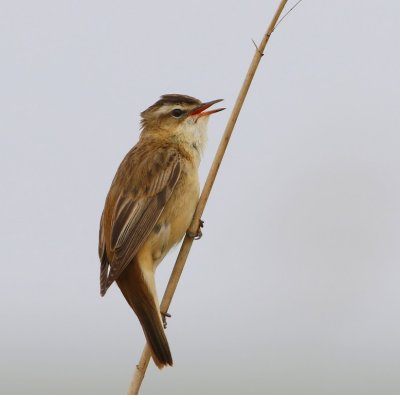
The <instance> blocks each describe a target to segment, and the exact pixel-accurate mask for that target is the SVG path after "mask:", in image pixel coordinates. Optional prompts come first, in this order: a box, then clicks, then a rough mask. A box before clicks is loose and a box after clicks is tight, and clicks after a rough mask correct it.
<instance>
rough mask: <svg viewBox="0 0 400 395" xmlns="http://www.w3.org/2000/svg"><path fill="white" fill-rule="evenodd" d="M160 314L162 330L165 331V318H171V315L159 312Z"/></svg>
mask: <svg viewBox="0 0 400 395" xmlns="http://www.w3.org/2000/svg"><path fill="white" fill-rule="evenodd" d="M160 313H161V317H162V323H163V327H164V329H167V317H168V318H171V314H169V313H163V312H162V311H160Z"/></svg>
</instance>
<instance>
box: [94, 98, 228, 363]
mask: <svg viewBox="0 0 400 395" xmlns="http://www.w3.org/2000/svg"><path fill="white" fill-rule="evenodd" d="M220 101H222V99H218V100H212V101H208V102H202V101H200V100H199V99H196V98H194V97H191V96H188V95H181V94H165V95H162V96H161V97H160V99H159V100H158V101H157V102H155V103H154V104H153V105H151V106H150V107H148V108H147V109H146V110H145V111H143V112H142V113H141V114H140V115H141V133H140V137H139V141H138V142H137V144H136V145H134V147H133V148H131V150H130V151H129V152H128V153H127V154H126V156H125V158H124V159H123V160H122V162H121V164H120V165H119V167H118V170H117V172H116V174H115V176H114V179H113V181H112V183H111V187H110V190H109V192H108V194H107V197H106V200H105V205H104V209H103V212H102V215H101V220H100V231H99V248H98V253H99V258H100V294H101V296H104V295H105V293H106V292H107V290H108V288H109V287H110V286H111V284H112V283H113V282H116V283H117V285H118V287H119V288H120V290H121V292H122V294H123V296H124V297H125V299H126V301H127V302H128V304H129V305H130V307H131V308H132V310H133V311H134V313H135V314H136V315H137V317H138V319H139V322H140V324H141V326H142V329H143V332H144V335H145V337H146V340H147V343H148V345H149V347H150V351H151V356H152V358H153V361H154V363H155V364H156V366H157V367H158V368H160V369H162V368H163V367H165V366H172V365H173V359H172V355H171V351H170V347H169V344H168V340H167V338H166V335H165V332H164V323H165V316H169V315H168V314H167V313H165V312H164V313H163V312H161V311H160V307H159V306H160V305H159V301H158V296H157V290H156V283H155V270H156V268H157V266H158V265H159V263H160V262H161V261H162V260H163V258H164V257H165V256H166V254H167V253H168V251H169V250H170V249H171V248H172V247H173V246H174V245H176V244H177V243H178V242H179V241H180V240H181V239H182V238H183V236H184V235H185V233H186V231H187V229H188V227H189V225H190V223H191V221H192V218H193V214H194V211H195V208H196V205H197V201H198V197H199V175H198V169H199V164H200V160H201V157H202V153H203V151H204V148H205V145H206V141H207V124H208V120H209V116H210V115H211V114H214V113H217V112H219V111H222V110H224V109H225V108H216V109H209V108H210V107H211V106H212V105H213V104H216V103H218V102H220ZM207 109H209V110H208V111H206V110H207ZM199 225H200V224H199ZM199 232H200V227H199ZM192 236H193V235H192Z"/></svg>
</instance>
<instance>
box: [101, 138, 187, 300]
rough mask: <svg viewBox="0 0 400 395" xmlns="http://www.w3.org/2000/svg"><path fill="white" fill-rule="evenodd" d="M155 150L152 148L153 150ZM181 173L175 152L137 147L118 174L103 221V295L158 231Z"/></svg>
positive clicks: (172, 150)
mask: <svg viewBox="0 0 400 395" xmlns="http://www.w3.org/2000/svg"><path fill="white" fill-rule="evenodd" d="M150 148H151V147H150ZM180 173H181V166H180V157H179V154H178V152H177V151H176V150H175V149H171V148H169V149H168V148H167V149H166V148H163V149H159V150H153V151H152V150H148V149H146V147H141V146H136V147H134V148H133V149H132V150H131V152H130V153H128V155H127V156H126V157H125V159H124V161H123V162H122V163H121V166H120V168H119V169H118V171H117V174H116V175H115V178H114V181H113V184H112V185H111V189H110V192H109V194H108V196H107V200H106V205H105V208H104V211H103V215H102V218H101V222H100V237H99V256H100V261H101V267H100V293H101V295H104V294H105V293H106V291H107V289H108V288H109V286H110V285H111V284H112V283H113V281H115V280H116V279H117V278H118V276H119V275H120V274H121V273H122V271H123V270H124V269H125V268H126V266H127V265H128V264H129V263H130V262H132V260H133V258H134V256H135V255H136V253H137V251H138V249H139V248H140V247H141V246H142V244H143V242H144V241H145V240H146V238H147V236H148V235H149V233H150V232H151V231H152V229H153V228H154V226H155V224H156V222H157V220H158V218H159V217H160V215H161V213H162V211H163V210H164V207H165V204H166V202H167V201H168V199H169V198H170V196H171V194H172V191H173V190H174V187H175V185H176V183H177V181H178V179H179V176H180Z"/></svg>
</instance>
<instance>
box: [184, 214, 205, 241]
mask: <svg viewBox="0 0 400 395" xmlns="http://www.w3.org/2000/svg"><path fill="white" fill-rule="evenodd" d="M203 227H204V221H203V220H202V219H200V220H199V228H198V229H197V231H196V232H195V233H193V232H190V231H189V230H188V231H187V232H186V234H187V235H188V236H189V237H190V238H192V239H195V240H199V239H201V237H202V236H203V232H202V231H201V228H203Z"/></svg>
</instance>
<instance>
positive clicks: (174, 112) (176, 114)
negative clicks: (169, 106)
mask: <svg viewBox="0 0 400 395" xmlns="http://www.w3.org/2000/svg"><path fill="white" fill-rule="evenodd" d="M171 114H172V116H173V117H175V118H179V117H181V116H182V114H183V111H182V110H181V109H180V108H175V110H172V111H171Z"/></svg>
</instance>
